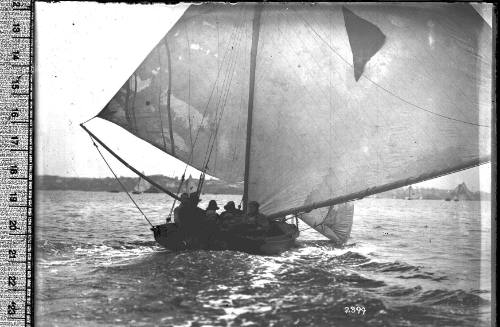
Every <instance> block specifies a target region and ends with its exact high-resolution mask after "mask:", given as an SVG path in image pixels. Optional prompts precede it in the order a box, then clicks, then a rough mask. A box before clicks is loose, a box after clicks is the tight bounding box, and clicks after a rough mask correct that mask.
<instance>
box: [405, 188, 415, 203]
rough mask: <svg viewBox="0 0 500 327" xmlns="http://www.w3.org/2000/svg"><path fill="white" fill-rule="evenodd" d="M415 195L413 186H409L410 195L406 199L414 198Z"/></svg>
mask: <svg viewBox="0 0 500 327" xmlns="http://www.w3.org/2000/svg"><path fill="white" fill-rule="evenodd" d="M414 199H415V196H414V194H413V187H412V186H411V185H410V186H409V187H408V196H407V197H406V198H405V200H414Z"/></svg>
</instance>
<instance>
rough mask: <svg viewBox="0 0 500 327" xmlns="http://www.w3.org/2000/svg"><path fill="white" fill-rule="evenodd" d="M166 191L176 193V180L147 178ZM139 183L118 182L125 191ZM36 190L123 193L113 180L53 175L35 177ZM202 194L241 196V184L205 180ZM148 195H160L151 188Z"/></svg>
mask: <svg viewBox="0 0 500 327" xmlns="http://www.w3.org/2000/svg"><path fill="white" fill-rule="evenodd" d="M148 177H149V178H151V179H152V180H154V181H155V182H156V183H158V184H159V185H162V186H163V187H165V188H166V189H167V190H169V191H171V192H174V193H177V189H178V187H179V184H180V180H179V179H178V178H176V177H175V178H173V177H168V176H163V175H151V176H148ZM138 181H139V178H138V177H120V182H121V183H122V184H123V186H124V187H125V189H126V190H127V191H132V190H133V189H134V187H135V186H136V185H137V183H138ZM192 181H193V184H194V185H198V180H197V179H193V180H192ZM35 188H36V189H37V190H53V191H56V190H60V191H90V192H123V188H122V186H121V185H120V183H118V181H116V179H115V178H111V177H106V178H87V177H61V176H53V175H40V176H36V177H35ZM203 192H204V193H210V194H231V195H241V194H243V183H226V182H223V181H220V180H205V183H204V186H203ZM149 193H162V192H161V191H159V190H157V189H156V188H154V187H152V188H151V190H150V192H149Z"/></svg>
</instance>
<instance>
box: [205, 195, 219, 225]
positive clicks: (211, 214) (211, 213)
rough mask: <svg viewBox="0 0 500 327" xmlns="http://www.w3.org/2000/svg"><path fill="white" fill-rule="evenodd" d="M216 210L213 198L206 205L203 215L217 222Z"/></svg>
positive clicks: (217, 208)
mask: <svg viewBox="0 0 500 327" xmlns="http://www.w3.org/2000/svg"><path fill="white" fill-rule="evenodd" d="M217 210H219V207H218V206H217V202H216V201H215V200H210V202H209V203H208V207H207V208H206V209H205V215H206V217H207V220H208V221H210V222H213V223H218V222H219V214H218V213H217Z"/></svg>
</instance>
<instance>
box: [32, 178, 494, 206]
mask: <svg viewBox="0 0 500 327" xmlns="http://www.w3.org/2000/svg"><path fill="white" fill-rule="evenodd" d="M148 177H150V178H151V179H153V180H154V181H155V182H156V183H158V184H160V185H162V186H164V187H165V188H166V189H168V190H169V191H171V192H174V193H177V189H178V187H179V184H180V180H179V178H177V177H168V176H163V175H151V176H148ZM138 181H139V178H138V177H120V182H121V183H122V184H123V185H124V186H125V188H126V189H127V191H131V190H133V189H134V187H135V186H136V185H137V183H138ZM193 184H194V185H197V184H198V180H197V179H193ZM35 188H36V190H51V191H89V192H123V189H122V187H121V186H120V184H119V183H118V182H117V181H116V180H115V179H114V178H112V177H105V178H88V177H61V176H54V175H40V176H36V177H35ZM413 190H414V196H413V198H412V199H413V200H417V199H422V200H446V199H448V200H452V199H453V198H454V197H455V196H457V194H456V190H443V189H436V188H416V187H414V189H413ZM150 191H151V193H162V192H161V191H159V190H156V189H152V190H150ZM203 193H206V194H225V195H242V194H243V183H242V182H240V183H227V182H224V181H221V180H206V181H205V183H204V186H203ZM470 194H471V197H472V198H471V199H470V200H475V201H478V200H486V201H488V200H491V194H490V193H486V192H470ZM407 197H408V188H407V187H402V188H398V189H394V190H391V191H388V192H384V193H379V194H376V195H373V196H370V198H389V199H406V198H407Z"/></svg>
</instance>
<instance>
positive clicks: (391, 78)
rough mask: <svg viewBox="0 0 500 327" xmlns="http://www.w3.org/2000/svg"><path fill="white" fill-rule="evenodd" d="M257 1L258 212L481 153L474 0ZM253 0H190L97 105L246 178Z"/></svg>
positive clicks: (390, 183)
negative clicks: (402, 0)
mask: <svg viewBox="0 0 500 327" xmlns="http://www.w3.org/2000/svg"><path fill="white" fill-rule="evenodd" d="M259 6H261V7H260V8H261V13H260V15H261V16H260V23H259V26H258V28H259V32H260V33H259V35H260V36H259V38H258V46H257V51H256V57H255V59H256V65H255V84H254V87H255V92H254V94H251V95H250V96H251V97H252V99H253V106H251V108H250V110H251V112H252V113H253V118H252V120H251V123H252V124H251V126H252V128H251V130H250V131H249V133H248V137H249V140H250V148H249V157H248V160H247V162H248V163H247V167H248V171H249V175H248V180H247V181H246V182H247V185H248V199H249V200H256V201H258V202H259V203H261V210H262V211H263V212H264V213H266V214H269V215H278V214H286V213H293V212H299V211H305V210H309V209H311V208H316V207H322V206H323V207H327V206H330V205H332V204H335V203H341V202H345V201H348V200H352V199H355V198H358V197H362V196H363V195H368V194H373V193H376V192H381V191H382V190H388V189H390V188H395V187H400V186H404V185H409V184H412V183H415V182H417V181H422V180H425V179H430V178H433V177H437V176H440V175H442V174H446V173H450V172H453V171H457V170H460V169H465V168H469V167H473V166H476V165H478V164H480V163H482V162H485V161H487V160H489V158H490V133H491V129H490V126H489V124H490V120H491V115H490V110H491V61H492V43H491V41H492V31H491V27H490V26H489V25H488V24H487V23H486V22H485V21H484V20H483V19H482V18H481V16H480V15H478V14H477V12H476V11H475V10H474V9H473V8H472V7H471V6H470V5H469V4H464V3H457V4H398V3H386V4H345V5H342V4H337V3H334V4H314V5H304V4H290V3H288V4H279V3H275V4H264V5H259ZM256 7H258V6H255V5H252V4H236V5H229V4H202V5H193V6H191V7H190V8H189V9H188V10H187V11H186V13H185V14H184V15H183V17H181V19H180V20H179V21H178V22H177V24H176V25H175V26H174V27H173V28H172V29H171V31H169V32H168V33H167V35H166V36H165V38H164V39H162V40H161V41H160V42H159V44H158V45H157V46H156V48H155V49H153V51H152V52H151V53H150V55H149V56H148V57H147V58H146V59H145V60H144V62H143V63H142V64H141V65H140V66H139V68H138V69H137V70H136V71H135V73H134V74H133V75H132V76H131V78H130V79H129V80H128V81H127V83H125V85H124V86H123V87H122V88H121V89H120V91H119V92H118V93H117V95H116V96H115V97H114V98H113V99H112V100H111V101H110V102H109V104H108V105H107V106H106V107H105V108H104V109H103V110H102V111H101V112H100V113H99V115H98V116H99V117H101V118H104V119H107V120H109V121H111V122H114V123H116V124H118V125H119V126H122V127H123V128H125V129H127V130H128V131H129V132H131V133H133V134H134V135H136V136H137V137H140V138H142V139H144V140H146V141H147V142H149V143H151V144H153V145H155V146H157V147H158V148H160V149H162V150H163V151H165V152H167V153H169V154H172V155H175V156H176V157H177V158H179V159H181V160H183V161H184V162H186V163H188V164H190V165H191V166H194V167H196V168H198V169H201V170H203V169H205V168H206V172H207V174H209V175H212V176H215V177H218V178H221V179H223V180H226V181H241V180H243V178H244V170H245V142H246V141H247V131H246V124H247V106H248V102H249V92H248V90H249V75H250V61H251V60H250V48H251V46H252V27H253V18H254V15H255V11H256ZM259 10H260V9H259ZM335 201H337V202H335ZM318 216H324V215H315V212H314V211H313V212H312V213H311V214H307V215H304V216H303V217H304V220H305V221H306V222H307V223H308V224H310V225H311V226H315V225H316V223H317V217H318ZM308 217H309V218H308ZM317 230H319V229H318V228H317ZM319 231H320V232H321V230H319ZM323 233H324V234H325V235H326V236H328V233H325V232H324V231H323Z"/></svg>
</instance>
